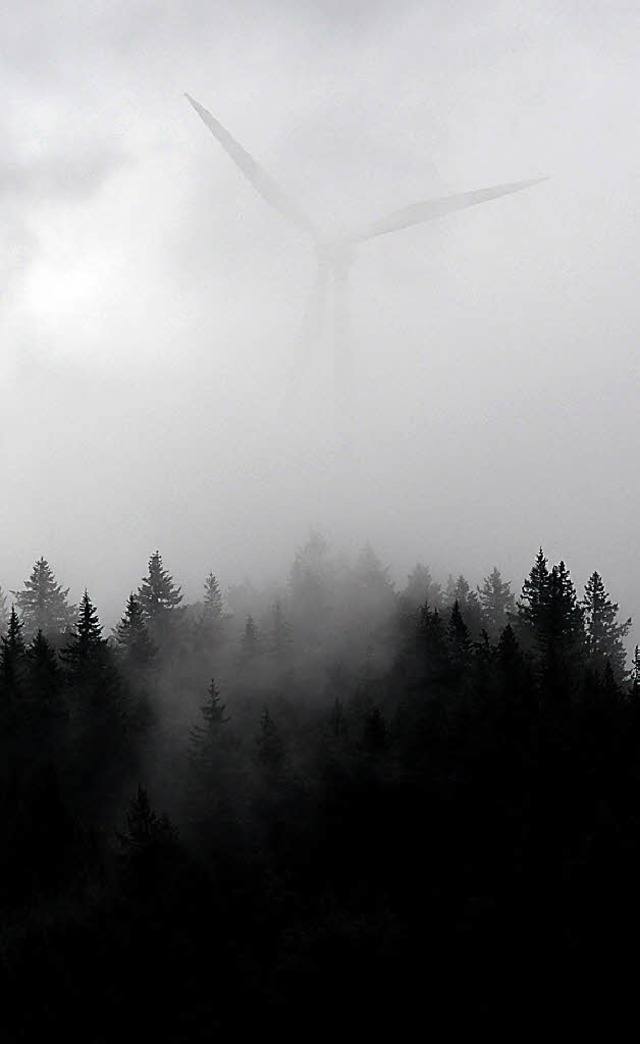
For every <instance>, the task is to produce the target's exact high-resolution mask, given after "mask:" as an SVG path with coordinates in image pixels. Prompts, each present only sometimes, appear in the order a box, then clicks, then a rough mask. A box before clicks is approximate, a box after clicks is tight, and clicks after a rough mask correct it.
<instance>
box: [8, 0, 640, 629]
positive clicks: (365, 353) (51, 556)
mask: <svg viewBox="0 0 640 1044" xmlns="http://www.w3.org/2000/svg"><path fill="white" fill-rule="evenodd" d="M0 25H1V28H2V39H3V41H4V44H3V51H4V54H3V59H4V60H3V71H2V79H3V83H2V87H3V97H4V99H5V103H4V105H3V111H2V117H1V118H2V122H3V128H2V129H3V141H4V151H3V156H2V160H1V161H0V209H1V214H2V227H3V229H4V244H3V251H2V257H1V261H0V264H1V265H2V269H3V272H2V274H3V279H2V291H1V296H0V323H1V329H2V348H3V350H2V353H1V356H0V375H1V379H2V383H1V391H0V402H1V410H2V422H3V423H2V441H1V449H2V458H1V460H2V478H3V489H2V496H1V497H0V510H1V512H2V542H1V545H0V584H1V585H2V587H3V588H4V589H5V590H9V589H12V588H16V587H18V586H19V585H20V584H21V581H22V580H23V579H25V578H26V577H27V576H28V574H29V571H30V568H31V566H32V564H33V562H34V561H35V559H36V558H38V557H39V556H40V555H44V556H45V557H46V558H47V559H48V561H49V562H50V563H51V565H52V567H53V569H54V571H55V573H56V576H57V577H58V579H59V580H60V581H61V582H62V583H63V584H64V585H65V586H67V585H69V586H70V587H71V597H72V598H74V599H75V600H77V598H78V597H79V596H80V594H81V592H82V590H83V589H84V587H85V586H87V587H88V588H89V591H90V593H91V596H92V598H93V600H94V602H95V603H96V605H97V607H98V609H99V611H100V613H101V616H102V617H103V619H105V620H108V621H109V622H113V621H114V620H115V619H116V618H117V616H118V615H119V614H120V612H121V610H122V607H123V605H124V602H125V600H126V597H127V595H128V593H129V591H130V590H132V589H134V588H135V587H136V586H137V585H138V583H139V581H140V579H141V577H142V576H143V575H144V573H145V571H146V565H147V560H148V557H149V555H150V553H152V552H153V551H154V550H155V549H156V548H158V549H160V551H161V553H162V556H163V559H164V563H165V565H166V566H167V568H168V569H170V571H171V573H172V575H173V576H174V577H175V579H176V581H177V582H179V583H181V584H182V586H183V590H184V592H185V595H186V596H187V598H194V599H195V598H197V597H198V596H199V594H200V591H201V584H202V581H203V579H204V577H205V576H206V575H207V573H208V572H209V571H210V570H213V571H214V572H215V573H216V575H217V576H218V577H219V579H220V582H221V585H222V586H223V588H224V587H226V586H228V585H232V584H237V583H239V582H241V581H242V580H243V579H244V578H245V577H247V576H250V577H252V578H253V579H254V580H255V581H257V582H268V581H270V580H271V579H273V578H276V577H278V578H281V577H282V576H283V574H284V573H285V572H286V570H287V569H288V567H289V565H290V563H291V561H292V558H293V555H294V552H295V549H296V547H297V546H299V545H301V544H303V543H304V542H305V540H306V538H307V536H308V533H309V531H310V529H311V528H313V529H315V530H320V531H321V532H323V533H324V534H325V535H326V537H327V538H328V540H329V541H330V542H331V544H332V545H333V546H335V547H339V548H344V549H346V550H347V551H357V550H358V549H359V548H360V547H361V546H362V545H364V544H365V543H366V542H367V541H368V542H370V543H371V544H372V545H373V547H374V548H375V550H376V552H377V554H378V555H379V556H380V558H381V559H382V560H383V562H384V563H385V564H388V565H390V567H391V572H392V575H393V576H394V578H395V579H396V581H397V582H398V583H399V584H402V583H403V582H404V580H405V578H406V574H407V572H408V571H409V570H410V569H411V567H412V566H413V565H414V563H415V562H416V561H418V560H420V561H423V562H425V563H427V564H429V565H430V566H431V568H432V570H433V571H434V573H436V574H439V575H444V576H446V574H447V573H448V572H454V573H459V572H464V573H465V575H466V576H467V577H468V579H469V580H470V581H471V582H472V583H477V582H479V581H480V580H481V579H482V577H483V576H485V575H486V574H487V573H488V572H489V571H490V569H491V568H492V566H493V565H494V564H496V565H498V566H499V568H500V569H501V571H502V573H503V575H504V576H505V578H509V579H510V580H511V581H512V583H513V587H514V590H516V591H517V590H518V589H519V587H520V584H521V581H522V578H523V577H524V575H525V574H526V573H527V571H528V569H529V567H530V565H531V562H532V560H533V557H534V555H535V553H536V551H537V549H538V547H539V546H540V545H542V546H543V547H544V549H545V552H546V553H547V554H548V555H549V558H550V559H551V560H552V561H556V560H558V559H560V558H564V559H565V560H566V561H567V563H568V565H569V567H570V568H571V570H572V575H573V576H574V579H575V580H576V582H577V583H578V584H581V583H583V582H584V580H585V579H586V577H587V575H588V574H589V573H590V572H591V571H592V570H593V569H597V570H599V572H600V573H601V574H602V576H603V577H604V579H605V582H606V584H607V586H608V588H609V589H610V591H611V593H612V595H613V596H614V598H615V599H616V600H617V601H619V602H620V605H621V611H622V613H623V615H624V616H626V615H631V614H633V615H634V616H635V618H636V619H638V618H639V617H640V577H639V576H638V525H637V517H638V510H639V507H640V505H639V503H638V500H639V496H638V491H637V481H636V475H635V466H634V465H635V457H636V445H637V435H636V427H637V420H636V417H637V399H638V380H639V374H638V363H637V346H638V343H639V336H638V335H639V333H640V317H639V314H638V308H637V303H636V298H637V286H638V282H639V277H640V271H639V269H640V260H639V258H640V251H639V250H638V238H639V230H640V225H639V222H638V216H637V215H638V208H637V201H636V190H637V186H636V180H637V179H636V177H635V175H636V172H637V170H638V165H639V160H640V146H639V144H638V136H637V133H636V127H637V125H638V117H639V116H640V112H639V111H638V110H639V109H640V92H639V91H638V77H637V63H636V55H637V49H638V43H639V40H638V20H637V14H636V12H635V11H634V9H633V7H632V5H630V4H628V3H621V2H614V3H612V4H609V5H607V9H606V12H605V11H604V9H603V8H602V5H600V4H596V3H592V2H581V3H577V2H572V0H563V2H562V3H560V4H558V3H551V2H541V3H539V4H536V5H535V8H534V9H530V7H529V6H528V5H524V4H521V3H518V2H515V0H505V2H503V3H498V2H490V3H487V4H484V5H481V7H479V6H478V5H477V4H474V3H462V4H458V5H455V7H454V8H450V7H449V6H448V5H443V4H435V3H434V4H431V5H424V4H421V3H417V2H415V3H414V2H409V0H399V2H396V3H393V4H391V3H383V2H376V3H371V2H370V3H364V2H346V3H342V4H338V3H333V2H328V0H324V2H322V0H317V2H311V0H302V2H297V3H293V2H292V0H291V2H285V0H282V2H279V3H277V4H271V5H265V4H259V3H257V2H246V0H245V2H234V3H222V4H218V5H211V4H206V3H203V2H193V0H192V2H189V0H185V2H181V3H179V4H178V3H169V4H165V5H162V8H161V9H159V8H158V7H157V5H153V6H152V5H151V4H149V3H146V2H141V0H132V2H130V3H128V4H126V5H124V4H122V5H121V4H114V3H106V2H90V3H86V4H84V5H83V6H82V8H81V9H79V8H78V5H77V4H72V3H65V2H62V0H58V2H57V3H56V4H55V5H52V6H50V5H45V4H41V3H33V4H31V5H29V6H28V8H27V9H23V7H22V6H21V5H18V4H17V3H13V4H10V5H9V6H8V7H6V8H5V9H4V13H3V14H2V15H1V16H0ZM185 91H186V92H189V94H191V95H193V97H195V98H196V99H198V101H199V102H201V103H202V105H204V106H205V107H206V108H207V109H209V110H210V111H211V112H212V113H213V114H214V116H216V118H217V119H219V120H220V121H221V122H222V124H223V125H224V126H225V127H226V128H227V129H228V130H229V131H230V132H231V133H232V134H233V135H234V136H235V137H236V138H237V139H238V140H239V141H240V142H241V143H242V144H243V145H244V146H245V148H247V149H248V150H249V151H250V152H251V153H252V155H253V156H254V157H255V158H256V159H257V160H258V161H259V162H260V163H261V164H262V165H263V166H264V168H265V169H266V170H267V171H268V172H269V173H270V174H271V175H272V176H273V177H274V178H275V179H276V180H277V181H278V182H279V183H281V184H282V185H283V186H284V187H285V188H286V190H287V192H288V193H290V194H291V196H292V197H293V198H295V199H296V200H297V201H298V202H299V204H300V206H301V207H302V208H303V209H304V210H305V212H307V213H309V214H310V215H312V217H313V218H314V220H315V221H316V222H317V223H318V225H320V226H321V227H322V228H323V229H327V231H328V232H332V231H334V230H336V229H338V230H339V229H342V228H345V227H347V228H348V227H351V226H352V225H356V224H358V223H359V222H362V221H368V220H373V219H375V218H377V217H380V216H382V215H384V214H386V213H388V212H389V211H392V210H395V209H398V208H400V207H403V206H405V205H407V204H410V203H413V202H416V201H418V200H423V199H428V198H432V197H438V196H444V195H447V194H450V193H455V192H464V191H468V190H471V189H476V188H481V187H485V186H488V185H493V184H499V183H503V182H511V181H518V180H520V179H526V178H535V177H539V176H545V175H548V176H549V180H547V181H545V182H542V183H540V184H538V185H535V186H533V187H531V188H529V189H527V190H526V191H524V192H521V193H516V194H514V195H510V196H506V197H505V198H502V199H498V200H495V201H493V202H489V203H486V204H483V205H482V206H479V207H475V208H472V209H469V210H466V211H462V212H461V213H458V214H453V215H450V216H448V217H445V218H442V219H439V220H437V221H434V222H429V223H427V224H423V225H419V226H415V227H413V228H408V229H405V230H402V231H399V232H396V233H394V234H393V235H388V236H381V237H379V238H378V239H375V240H372V241H371V242H368V243H365V244H363V245H362V247H361V248H360V249H359V251H358V256H357V260H356V263H355V265H354V267H353V272H352V280H351V291H352V293H351V320H350V321H351V340H350V343H351V346H352V350H353V355H354V388H355V391H354V395H353V398H352V401H351V403H350V406H349V410H348V415H347V416H346V418H345V417H344V416H336V414H337V412H339V411H337V409H336V402H337V400H336V386H335V381H334V377H333V368H332V367H333V362H332V357H331V347H332V346H331V339H330V334H329V333H328V332H325V335H324V336H323V338H322V339H321V340H320V341H319V343H318V344H316V345H313V346H312V349H313V350H312V352H311V353H310V357H309V359H308V364H307V365H306V367H304V368H303V369H302V371H301V375H300V377H299V383H298V385H297V392H296V395H295V396H294V397H293V398H289V399H287V398H286V397H285V389H286V386H287V380H288V378H289V374H290V370H291V366H292V361H293V359H294V355H295V352H296V350H299V348H300V345H299V344H298V345H297V341H298V338H299V331H300V325H301V322H302V317H303V314H304V309H305V302H306V299H307V294H308V292H309V288H310V285H311V283H312V281H313V278H314V267H315V259H314V255H313V250H312V249H311V248H310V246H309V243H308V242H307V240H306V239H305V238H304V236H302V235H301V234H300V233H299V232H298V231H297V230H296V229H295V228H294V227H293V226H291V225H290V224H287V222H286V221H284V220H283V219H282V218H281V216H280V215H279V214H277V213H276V212H275V211H274V210H272V209H270V208H268V207H267V206H266V205H265V203H264V202H263V200H262V199H260V198H259V196H257V195H256V193H255V192H254V191H253V189H252V188H251V186H250V185H249V184H248V182H247V181H246V180H245V179H244V178H243V177H242V175H241V173H240V172H239V171H238V169H237V168H236V167H235V166H234V164H233V163H232V162H231V161H230V159H229V157H228V156H227V155H225V153H224V152H223V150H222V149H221V148H220V146H219V145H218V143H217V142H215V141H214V140H213V138H212V137H211V135H210V134H209V133H208V131H207V129H206V128H205V127H204V126H203V124H202V123H201V121H200V120H199V119H198V117H197V115H196V114H195V113H194V112H193V110H192V108H191V107H190V106H189V104H188V102H187V100H186V99H185V96H184V92H185Z"/></svg>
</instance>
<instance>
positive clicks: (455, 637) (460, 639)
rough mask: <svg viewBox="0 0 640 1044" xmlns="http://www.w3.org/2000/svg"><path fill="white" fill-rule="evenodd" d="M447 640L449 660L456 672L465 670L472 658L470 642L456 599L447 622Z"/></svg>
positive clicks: (467, 629)
mask: <svg viewBox="0 0 640 1044" xmlns="http://www.w3.org/2000/svg"><path fill="white" fill-rule="evenodd" d="M447 640H448V644H449V650H450V660H451V664H452V666H453V668H454V669H455V670H456V672H463V671H465V670H466V669H467V668H468V667H469V665H470V663H471V659H472V643H471V636H470V634H469V628H468V627H467V625H466V623H465V621H464V618H463V616H462V613H461V612H460V605H459V603H458V600H457V599H456V601H455V602H454V603H453V606H452V608H451V611H450V613H449V622H448V624H447Z"/></svg>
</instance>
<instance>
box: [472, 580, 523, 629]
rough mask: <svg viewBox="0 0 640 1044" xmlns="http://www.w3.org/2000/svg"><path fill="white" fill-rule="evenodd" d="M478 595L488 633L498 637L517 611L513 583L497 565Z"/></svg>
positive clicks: (479, 589)
mask: <svg viewBox="0 0 640 1044" xmlns="http://www.w3.org/2000/svg"><path fill="white" fill-rule="evenodd" d="M478 597H479V599H480V606H481V608H482V618H483V622H484V626H485V628H486V631H487V634H488V635H489V637H490V638H494V639H495V638H498V637H499V635H500V634H501V633H502V631H503V630H504V628H505V627H506V625H507V624H508V622H509V620H510V618H511V617H512V616H513V614H514V613H515V608H516V603H515V598H514V596H513V594H512V593H511V585H510V584H509V582H508V581H504V580H503V579H502V576H501V573H500V570H499V569H498V568H497V567H496V566H494V567H493V569H492V571H491V572H490V573H489V575H488V576H487V577H485V579H484V581H483V583H482V587H479V588H478Z"/></svg>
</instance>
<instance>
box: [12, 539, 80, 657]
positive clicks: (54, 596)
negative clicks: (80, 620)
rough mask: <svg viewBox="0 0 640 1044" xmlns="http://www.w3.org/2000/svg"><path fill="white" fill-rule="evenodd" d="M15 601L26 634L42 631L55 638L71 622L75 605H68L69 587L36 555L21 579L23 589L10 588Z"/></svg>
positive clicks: (63, 631)
mask: <svg viewBox="0 0 640 1044" xmlns="http://www.w3.org/2000/svg"><path fill="white" fill-rule="evenodd" d="M12 594H13V596H14V598H15V604H16V606H17V609H18V612H19V613H20V617H21V619H22V621H23V623H24V625H25V634H26V636H27V638H33V637H35V635H36V634H37V633H38V631H42V633H43V634H44V635H45V636H46V637H47V638H49V639H52V640H54V641H56V640H57V639H59V638H60V636H61V635H64V634H65V633H66V632H67V631H68V630H69V628H70V627H71V626H72V624H73V616H74V612H75V607H74V606H72V605H69V602H68V599H67V596H68V594H69V588H68V587H66V588H64V589H63V588H62V587H61V586H60V584H59V583H57V581H56V578H55V576H54V574H53V571H52V569H51V567H50V565H49V563H48V562H47V561H46V559H44V558H39V559H38V561H37V562H36V563H35V565H34V567H33V569H32V570H31V575H30V576H29V579H28V580H25V581H24V591H13V592H12Z"/></svg>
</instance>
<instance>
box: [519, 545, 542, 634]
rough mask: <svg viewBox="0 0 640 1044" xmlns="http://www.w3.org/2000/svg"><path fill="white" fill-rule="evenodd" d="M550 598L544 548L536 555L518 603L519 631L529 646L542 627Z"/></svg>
mask: <svg viewBox="0 0 640 1044" xmlns="http://www.w3.org/2000/svg"><path fill="white" fill-rule="evenodd" d="M548 598H549V567H548V563H547V558H546V555H545V554H544V552H543V550H542V548H540V550H539V551H538V554H537V555H536V559H535V562H534V563H533V566H532V567H531V571H530V573H529V576H528V577H527V578H526V579H525V581H524V583H523V585H522V592H521V594H520V598H519V600H518V603H517V610H518V625H519V626H518V630H519V631H520V633H521V635H523V637H524V638H525V639H526V643H527V645H528V646H531V645H532V644H533V636H534V634H535V632H536V631H537V630H538V628H539V627H541V626H542V622H543V618H544V614H545V612H546V608H547V602H548Z"/></svg>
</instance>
